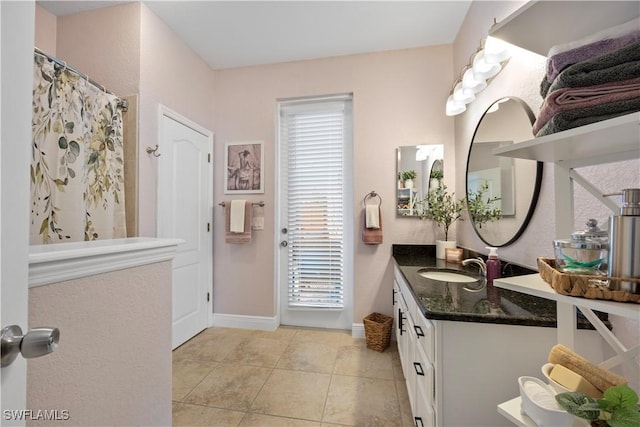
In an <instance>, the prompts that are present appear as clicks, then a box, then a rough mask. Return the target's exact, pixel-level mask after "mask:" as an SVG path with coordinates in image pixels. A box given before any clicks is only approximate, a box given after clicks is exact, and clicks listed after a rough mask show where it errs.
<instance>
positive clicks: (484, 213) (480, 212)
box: [467, 181, 502, 228]
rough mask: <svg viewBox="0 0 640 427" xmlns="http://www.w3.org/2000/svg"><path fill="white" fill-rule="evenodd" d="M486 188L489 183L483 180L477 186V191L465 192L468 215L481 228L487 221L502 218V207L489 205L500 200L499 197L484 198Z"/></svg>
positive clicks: (487, 188)
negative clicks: (482, 182)
mask: <svg viewBox="0 0 640 427" xmlns="http://www.w3.org/2000/svg"><path fill="white" fill-rule="evenodd" d="M487 190H489V184H487V182H486V181H485V182H484V184H482V185H481V186H480V188H478V191H469V192H468V194H467V208H468V209H469V216H470V217H471V220H472V221H473V223H474V224H475V225H476V226H477V227H478V228H482V226H483V225H484V224H486V223H487V222H491V221H495V220H498V219H500V218H502V209H500V208H494V207H492V206H491V205H492V204H493V203H495V202H497V201H499V200H501V198H500V197H487V198H486V199H485V192H486V191H487Z"/></svg>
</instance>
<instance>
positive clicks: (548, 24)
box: [489, 1, 640, 56]
mask: <svg viewBox="0 0 640 427" xmlns="http://www.w3.org/2000/svg"><path fill="white" fill-rule="evenodd" d="M615 3H616V4H615V7H613V6H612V2H610V1H583V2H580V4H579V6H578V7H579V14H580V16H579V17H578V16H576V2H575V1H530V2H528V3H526V4H525V5H524V6H522V7H521V8H520V9H518V10H516V11H515V12H514V13H512V14H511V15H510V16H508V17H507V18H505V19H504V20H502V21H500V22H499V23H497V24H495V25H494V26H493V27H492V28H491V30H490V31H489V35H490V36H492V37H496V38H499V39H501V40H504V41H506V42H508V43H511V44H513V45H516V46H519V47H521V48H523V49H527V50H529V51H531V52H534V53H537V54H539V55H542V56H547V53H548V52H549V49H550V48H551V47H552V46H555V45H559V44H564V43H568V42H571V41H575V40H579V39H581V38H583V37H585V36H588V35H590V34H594V33H596V32H598V31H601V30H604V29H606V28H610V27H614V26H616V25H620V24H624V23H625V22H628V21H630V20H631V19H633V18H635V17H637V16H638V15H640V8H639V7H638V3H637V1H618V2H615Z"/></svg>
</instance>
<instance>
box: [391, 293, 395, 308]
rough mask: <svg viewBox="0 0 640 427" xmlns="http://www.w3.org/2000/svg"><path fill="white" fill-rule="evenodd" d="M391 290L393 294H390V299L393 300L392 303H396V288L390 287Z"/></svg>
mask: <svg viewBox="0 0 640 427" xmlns="http://www.w3.org/2000/svg"><path fill="white" fill-rule="evenodd" d="M391 290H392V291H393V294H392V295H391V301H392V302H393V305H396V290H395V289H391Z"/></svg>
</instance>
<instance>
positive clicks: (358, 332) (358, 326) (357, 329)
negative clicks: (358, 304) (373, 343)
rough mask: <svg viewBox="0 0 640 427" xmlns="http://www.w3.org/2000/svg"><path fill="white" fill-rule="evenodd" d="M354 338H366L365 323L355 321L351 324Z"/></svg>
mask: <svg viewBox="0 0 640 427" xmlns="http://www.w3.org/2000/svg"><path fill="white" fill-rule="evenodd" d="M351 337H352V338H364V337H365V336H364V323H354V324H352V325H351Z"/></svg>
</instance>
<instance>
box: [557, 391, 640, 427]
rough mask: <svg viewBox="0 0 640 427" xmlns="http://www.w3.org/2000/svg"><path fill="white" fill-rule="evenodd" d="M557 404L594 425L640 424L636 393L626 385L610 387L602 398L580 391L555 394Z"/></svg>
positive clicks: (621, 426)
mask: <svg viewBox="0 0 640 427" xmlns="http://www.w3.org/2000/svg"><path fill="white" fill-rule="evenodd" d="M556 401H557V402H558V404H559V405H560V406H561V407H562V409H564V410H565V411H567V412H568V413H570V414H571V415H575V416H576V417H580V418H584V419H585V420H588V421H589V422H591V425H592V426H594V427H600V426H602V427H606V426H610V427H636V426H639V425H640V412H639V408H638V395H637V394H636V392H635V391H633V389H631V388H630V387H628V386H626V385H618V386H615V387H610V388H608V389H607V390H605V392H604V396H603V398H602V399H594V398H592V397H589V396H587V395H585V394H583V393H580V392H568V393H560V394H557V395H556Z"/></svg>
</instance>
